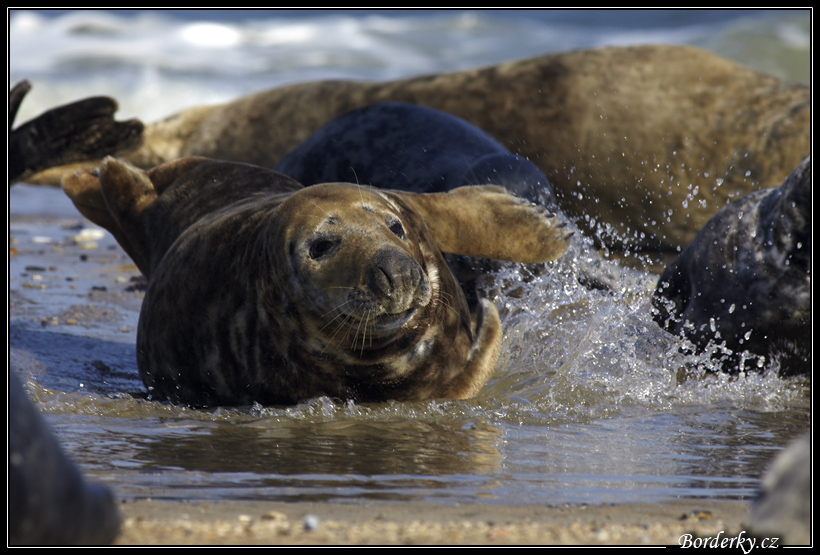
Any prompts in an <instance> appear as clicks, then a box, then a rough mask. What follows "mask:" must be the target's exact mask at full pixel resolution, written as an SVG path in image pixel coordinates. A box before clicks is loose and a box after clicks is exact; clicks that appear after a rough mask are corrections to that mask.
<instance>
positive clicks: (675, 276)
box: [653, 158, 812, 374]
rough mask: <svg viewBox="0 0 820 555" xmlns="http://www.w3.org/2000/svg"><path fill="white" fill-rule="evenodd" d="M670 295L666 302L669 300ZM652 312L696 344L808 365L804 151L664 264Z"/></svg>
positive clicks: (785, 369)
mask: <svg viewBox="0 0 820 555" xmlns="http://www.w3.org/2000/svg"><path fill="white" fill-rule="evenodd" d="M670 301H671V302H670ZM653 304H654V306H655V309H656V314H655V319H656V321H657V322H658V323H659V324H660V325H662V326H664V327H665V328H666V329H668V330H669V331H671V332H673V333H680V332H683V333H684V334H685V335H686V336H687V337H689V338H690V339H691V340H692V341H693V342H694V343H695V344H696V345H699V346H701V347H702V346H705V345H706V344H708V343H709V342H710V341H715V342H717V343H721V342H725V343H726V346H727V347H729V348H730V349H732V350H733V351H735V352H741V351H744V350H747V351H749V352H751V353H754V354H757V355H762V356H770V355H776V356H777V357H778V358H779V359H780V364H781V373H783V374H806V373H810V372H811V340H812V339H811V159H810V158H807V159H806V160H804V161H803V163H802V164H801V165H800V166H799V167H798V168H797V169H796V170H795V171H794V172H793V173H792V174H791V175H790V176H789V177H788V178H787V179H786V181H785V182H784V183H783V184H782V185H781V186H780V187H775V188H772V189H765V190H761V191H756V192H754V193H750V194H748V195H746V196H744V197H741V198H739V199H737V200H736V201H734V202H732V203H731V204H729V205H728V206H726V207H725V208H723V209H722V210H721V211H720V212H718V213H717V214H716V215H715V216H714V218H712V219H711V220H710V221H709V223H708V224H706V226H705V227H704V228H703V229H702V230H701V231H700V232H699V233H698V234H697V236H696V237H695V239H694V241H692V244H691V245H689V246H688V247H687V248H686V249H685V250H684V251H683V252H681V254H680V256H679V257H678V258H677V259H676V260H675V261H674V262H673V263H672V264H670V265H669V266H668V267H667V268H666V270H665V271H664V272H663V275H662V276H661V279H660V280H659V282H658V286H657V289H656V290H655V294H654V296H653Z"/></svg>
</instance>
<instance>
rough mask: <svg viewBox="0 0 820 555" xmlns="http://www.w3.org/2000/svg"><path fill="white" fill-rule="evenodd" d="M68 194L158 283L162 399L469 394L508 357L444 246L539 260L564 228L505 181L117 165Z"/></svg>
mask: <svg viewBox="0 0 820 555" xmlns="http://www.w3.org/2000/svg"><path fill="white" fill-rule="evenodd" d="M63 187H64V189H65V191H66V193H67V194H68V195H69V197H71V199H72V200H73V201H74V203H75V205H77V207H78V208H79V209H80V211H81V212H82V213H83V214H85V215H86V216H87V217H89V218H90V219H91V220H92V221H95V222H97V223H99V224H100V225H103V226H104V227H106V228H108V229H109V230H111V231H112V233H113V234H114V235H115V237H116V238H117V239H118V241H119V242H120V243H121V244H122V246H123V247H124V248H125V249H126V251H127V252H128V253H129V254H130V255H131V256H132V258H133V259H134V262H135V263H136V264H137V266H138V267H139V268H140V270H141V271H142V272H143V273H144V274H145V275H146V276H147V278H148V288H147V291H146V294H145V299H144V301H143V307H142V311H141V314H140V322H139V327H138V333H137V363H138V366H139V369H140V374H141V376H142V378H143V381H144V382H145V384H146V386H147V387H148V390H149V393H150V394H151V395H152V396H153V397H154V398H160V399H169V400H171V401H174V402H181V403H186V404H190V405H195V406H204V405H214V404H222V405H228V404H250V403H252V402H254V401H256V402H260V403H263V404H289V403H295V402H298V401H300V400H303V399H306V398H309V397H312V396H317V395H328V396H332V397H335V398H340V399H354V400H356V401H377V400H385V399H397V400H416V399H428V398H467V397H471V396H473V395H475V394H476V393H477V392H478V390H479V389H480V388H481V387H482V386H483V385H484V383H485V382H486V381H487V380H488V379H489V376H490V374H491V373H492V371H493V370H494V368H495V364H496V361H497V357H498V350H499V343H500V339H501V329H500V322H499V317H498V313H497V311H496V309H495V307H494V306H493V305H492V304H491V303H490V302H489V301H487V300H482V301H481V302H480V303H479V304H478V308H477V310H476V314H474V315H471V314H470V312H469V310H468V308H467V304H466V301H465V299H464V294H463V292H462V290H461V287H460V286H459V284H458V283H457V281H456V280H455V278H454V277H453V275H452V274H451V272H450V271H449V270H448V268H447V265H446V264H445V262H444V260H443V258H442V255H441V252H442V251H443V252H451V253H457V254H463V255H468V256H481V257H488V258H500V259H506V260H513V261H520V262H543V261H546V260H550V259H553V258H556V257H558V256H560V255H561V254H563V252H564V250H565V248H566V244H565V240H564V231H563V230H562V229H561V227H560V225H556V221H555V220H556V218H554V217H549V215H548V213H547V212H546V211H545V210H544V208H543V207H539V206H537V205H533V204H531V203H529V202H527V201H524V200H522V199H519V198H517V197H514V196H512V195H509V194H507V193H506V192H504V190H503V189H501V188H499V187H494V186H485V187H462V188H459V189H455V190H453V191H450V192H448V193H432V194H414V193H408V192H398V191H384V190H377V189H372V188H370V187H363V186H358V185H353V184H340V183H334V184H321V185H315V186H312V187H303V186H302V185H300V184H299V183H298V182H296V181H294V180H292V179H290V178H288V177H286V176H284V175H282V174H280V173H278V172H274V171H273V170H268V169H264V168H259V167H255V166H250V165H246V164H239V163H232V162H221V161H213V160H209V159H205V158H186V159H182V160H179V161H177V162H172V163H169V164H166V165H163V166H159V167H157V168H154V169H153V170H151V171H149V172H144V171H142V170H138V169H136V168H134V167H132V166H130V165H128V164H126V163H123V162H121V161H118V160H116V159H107V160H106V161H104V163H103V164H102V166H101V167H100V168H99V170H94V171H82V172H80V173H78V174H76V175H72V176H69V177H67V178H66V180H65V182H64V185H63Z"/></svg>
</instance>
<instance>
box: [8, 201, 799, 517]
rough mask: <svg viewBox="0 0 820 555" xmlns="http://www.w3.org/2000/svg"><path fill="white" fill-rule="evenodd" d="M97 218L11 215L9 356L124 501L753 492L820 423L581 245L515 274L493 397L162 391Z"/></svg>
mask: <svg viewBox="0 0 820 555" xmlns="http://www.w3.org/2000/svg"><path fill="white" fill-rule="evenodd" d="M20 190H21V191H26V188H25V187H24V188H21V189H20ZM49 191H50V193H49V194H50V195H53V196H54V197H55V199H54V200H55V202H54V204H53V206H59V203H60V202H62V198H61V197H59V195H61V193H60V192H59V191H57V190H49ZM17 193H18V190H17V189H16V188H15V189H13V190H12V200H14V198H15V196H16V194H17ZM40 194H42V193H41V192H40ZM78 223H82V220H81V219H80V218H76V217H75V218H71V217H67V216H64V215H59V214H58V215H53V216H51V217H50V218H49V219H48V220H47V221H41V220H39V219H33V218H32V217H31V216H25V215H21V216H13V217H12V220H11V231H10V236H11V238H12V241H13V244H12V247H13V248H14V249H16V253H15V254H13V255H12V256H11V258H10V262H11V267H10V298H11V315H10V358H11V362H12V363H13V364H14V365H15V366H16V367H17V368H18V369H19V371H21V373H22V374H23V375H24V376H25V377H26V378H27V383H28V387H29V390H30V391H31V393H32V394H33V395H34V397H35V399H36V401H37V403H38V404H39V405H40V406H41V407H42V409H43V410H44V411H45V412H46V413H47V414H48V416H49V420H50V422H51V424H52V425H53V426H54V428H55V430H56V432H57V434H58V436H59V437H60V439H61V441H62V442H63V444H64V445H65V446H66V448H67V449H68V450H69V452H70V453H71V454H72V455H73V457H74V458H75V460H77V461H78V462H79V463H80V464H81V465H82V466H83V468H84V470H85V471H86V472H87V473H88V474H89V475H91V476H92V477H93V478H94V479H96V480H98V481H100V482H104V483H108V484H110V485H111V486H112V487H113V488H114V489H115V490H116V492H117V494H118V495H119V496H121V497H122V498H125V499H129V498H131V499H133V498H144V497H150V498H154V499H158V498H161V499H195V498H196V499H216V498H219V499H256V500H259V499H272V500H273V499H275V500H319V499H332V500H355V499H382V500H384V499H388V500H399V499H425V500H433V501H441V502H447V503H454V502H461V503H463V502H471V501H475V502H482V503H492V502H499V503H502V502H503V503H550V504H554V503H578V502H586V503H599V502H605V501H608V502H624V501H650V500H662V499H671V498H680V497H709V498H719V499H747V498H750V497H751V496H753V495H754V493H755V491H756V487H757V479H758V477H759V475H760V474H761V472H762V471H763V469H764V467H765V464H766V463H767V461H768V460H769V459H770V458H771V456H772V455H773V454H774V452H775V451H776V450H778V449H779V448H780V447H781V446H782V445H783V444H784V443H785V442H786V440H787V439H788V438H790V437H792V436H793V435H795V434H796V433H798V432H799V431H800V430H802V429H804V428H806V427H807V426H808V425H809V419H810V412H809V399H808V395H809V388H808V383H807V382H803V381H801V380H794V379H793V380H783V379H781V378H778V377H776V375H775V373H774V372H767V373H764V374H763V375H761V374H758V373H749V374H748V375H745V376H740V377H728V376H726V375H722V374H717V375H715V374H711V375H707V374H706V373H705V371H706V369H707V368H708V367H709V364H710V363H709V361H708V360H706V359H705V357H703V356H701V357H692V356H685V355H682V354H680V353H679V352H678V348H679V347H680V346H681V340H680V339H678V338H674V337H671V336H669V335H668V334H666V333H665V332H663V331H661V330H660V329H659V328H658V327H657V326H655V325H654V323H653V322H652V321H651V320H650V319H649V305H648V298H647V294H646V284H647V283H652V281H653V278H652V276H650V275H647V276H646V277H645V280H644V281H643V282H638V283H636V284H634V286H633V287H632V289H628V288H625V290H623V291H620V292H617V293H616V294H612V293H605V292H601V291H593V290H588V289H585V288H583V287H581V286H580V285H577V281H576V280H575V279H574V275H575V272H577V270H576V268H575V266H576V265H577V264H576V261H577V260H578V259H579V258H580V257H581V256H583V253H582V252H571V253H570V256H568V257H565V258H564V259H562V260H561V261H558V262H557V263H555V264H552V265H551V267H550V268H549V273H548V274H547V275H544V276H541V277H538V278H535V279H530V278H528V279H527V281H526V282H525V281H523V280H522V279H521V271H520V270H519V269H517V268H515V267H514V266H512V265H511V268H510V269H507V270H504V271H503V272H502V275H501V276H500V280H501V281H502V282H503V284H504V285H503V287H504V289H505V290H503V291H500V292H498V294H497V295H496V296H495V297H494V301H495V303H496V305H497V306H499V307H500V308H501V311H502V314H503V323H504V326H505V330H506V331H505V341H504V347H505V348H504V355H503V356H502V360H501V362H500V365H499V369H498V370H497V371H496V373H495V374H494V376H493V378H492V379H491V381H490V383H489V384H488V385H487V386H486V387H485V388H484V390H483V391H482V392H481V394H480V395H479V396H478V397H477V398H476V399H471V400H469V401H428V402H421V403H393V402H390V403H383V404H364V405H357V404H353V403H347V404H337V403H334V402H332V401H331V400H329V399H326V398H322V399H315V400H312V401H308V402H305V403H302V404H300V405H298V406H295V407H290V408H271V407H261V406H254V407H244V408H236V409H225V408H219V409H214V410H207V411H203V410H192V409H186V408H182V407H174V406H170V405H167V404H162V403H157V402H152V401H147V400H145V398H144V397H145V390H144V387H143V386H142V384H141V382H140V380H139V377H138V374H137V370H136V364H135V352H134V348H135V347H134V342H135V330H136V322H137V317H138V311H139V305H140V301H141V298H142V294H143V293H142V288H141V280H140V277H139V274H138V272H137V270H136V268H135V267H134V266H133V265H132V264H130V262H129V260H128V259H127V257H126V256H125V255H124V253H123V252H122V251H121V250H120V249H119V247H118V246H117V245H116V244H115V242H114V241H113V238H111V237H110V236H108V235H106V236H103V237H100V238H97V239H96V240H95V241H94V243H93V244H89V243H88V242H85V243H84V242H82V241H80V242H78V239H77V238H78V237H80V238H81V236H82V235H88V233H85V234H82V233H81V230H80V229H77V224H78ZM85 225H87V224H85ZM573 248H579V249H581V248H584V247H583V245H575V246H574V247H573ZM525 275H526V274H525ZM679 373H680V374H681V376H683V375H685V377H680V376H679Z"/></svg>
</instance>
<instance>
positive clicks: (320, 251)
mask: <svg viewBox="0 0 820 555" xmlns="http://www.w3.org/2000/svg"><path fill="white" fill-rule="evenodd" d="M338 244H339V240H338V239H332V238H327V237H320V238H318V239H315V240H314V241H313V242H312V243H311V244H310V248H309V249H308V255H309V256H310V257H311V258H312V259H313V260H316V259H318V258H323V257H325V256H328V255H329V254H331V253H332V252H333V251H335V250H336V247H337V246H338Z"/></svg>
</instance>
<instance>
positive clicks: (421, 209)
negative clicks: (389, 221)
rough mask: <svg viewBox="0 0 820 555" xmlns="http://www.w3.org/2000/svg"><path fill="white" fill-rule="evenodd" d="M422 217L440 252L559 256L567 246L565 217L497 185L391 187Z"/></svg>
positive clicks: (524, 258) (539, 258)
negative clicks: (434, 189) (438, 189)
mask: <svg viewBox="0 0 820 555" xmlns="http://www.w3.org/2000/svg"><path fill="white" fill-rule="evenodd" d="M387 194H389V195H392V196H393V197H394V198H397V199H398V200H399V201H400V202H403V203H405V204H407V205H408V206H410V207H411V208H412V209H414V210H415V211H416V212H417V213H419V214H420V215H421V216H422V217H423V218H424V223H425V224H426V225H427V227H428V228H429V229H430V231H431V232H432V233H433V236H434V237H435V241H436V244H437V246H438V247H439V249H440V250H441V251H442V252H445V253H451V254H461V255H466V256H474V257H480V258H493V259H496V260H507V261H511V262H523V263H539V262H548V261H550V260H555V259H556V258H560V257H561V256H563V254H564V252H566V250H567V239H568V238H569V236H570V235H571V233H568V232H567V231H566V229H565V226H566V222H563V221H561V219H560V218H558V217H557V216H556V215H554V214H552V213H550V212H548V211H547V210H546V209H545V208H544V207H543V206H540V205H537V204H533V203H531V202H529V201H527V200H524V199H521V198H518V197H515V196H513V195H510V194H508V193H507V192H506V190H505V189H504V188H502V187H497V186H494V185H486V186H468V187H459V188H457V189H453V190H452V191H449V192H447V193H428V194H415V193H407V192H403V191H389V193H387Z"/></svg>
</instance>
